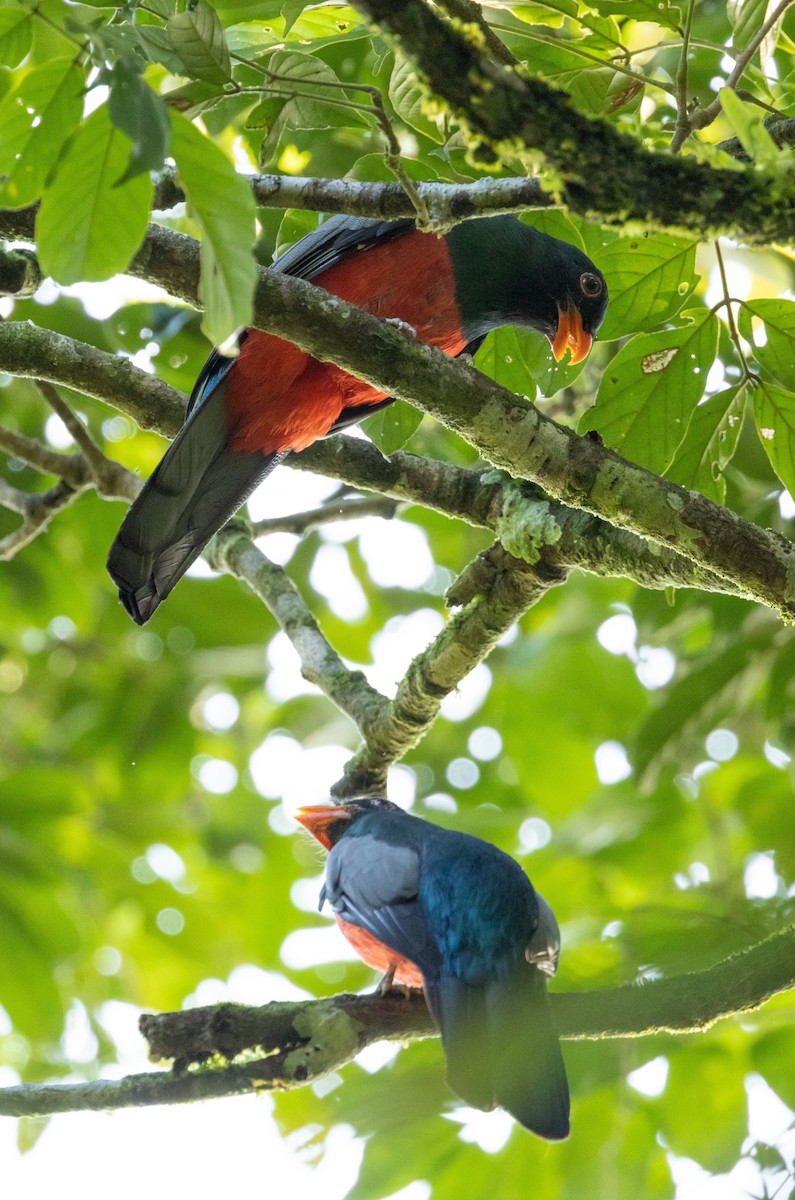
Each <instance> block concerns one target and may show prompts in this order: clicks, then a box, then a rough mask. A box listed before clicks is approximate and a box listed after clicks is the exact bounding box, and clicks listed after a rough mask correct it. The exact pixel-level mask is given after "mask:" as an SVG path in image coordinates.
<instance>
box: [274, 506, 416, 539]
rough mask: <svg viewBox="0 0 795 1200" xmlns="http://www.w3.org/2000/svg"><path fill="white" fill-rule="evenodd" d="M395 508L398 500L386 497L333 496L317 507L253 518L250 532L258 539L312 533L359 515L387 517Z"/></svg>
mask: <svg viewBox="0 0 795 1200" xmlns="http://www.w3.org/2000/svg"><path fill="white" fill-rule="evenodd" d="M398 508H399V502H398V501H397V500H392V499H390V498H389V497H387V496H356V497H349V498H348V499H340V500H335V499H333V498H332V499H331V500H328V501H327V502H326V503H325V504H321V505H320V506H319V507H318V508H310V509H307V510H306V511H305V512H299V513H292V514H291V515H289V516H284V517H268V518H266V519H265V520H264V521H254V522H252V525H251V534H252V537H255V538H259V537H266V536H267V535H268V534H269V533H295V534H304V533H311V532H312V530H314V529H317V528H318V527H319V526H320V525H328V524H330V523H331V522H334V521H358V520H360V519H361V518H362V517H383V518H385V519H386V520H389V519H390V518H391V517H394V515H395V513H396V512H397V510H398Z"/></svg>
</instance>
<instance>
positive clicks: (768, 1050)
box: [751, 1029, 795, 1108]
mask: <svg viewBox="0 0 795 1200" xmlns="http://www.w3.org/2000/svg"><path fill="white" fill-rule="evenodd" d="M794 1055H795V1030H794V1029H774V1030H772V1031H771V1032H770V1033H765V1034H763V1036H762V1037H760V1038H758V1039H757V1040H756V1041H754V1042H753V1044H752V1046H751V1065H752V1066H753V1068H754V1070H755V1071H758V1072H759V1074H760V1075H762V1076H763V1077H764V1079H765V1080H766V1081H767V1082H768V1083H769V1084H770V1086H771V1087H772V1089H773V1091H774V1092H777V1093H778V1095H779V1096H780V1097H781V1099H782V1100H783V1101H784V1103H785V1104H787V1105H789V1107H790V1108H792V1107H793V1105H795V1077H793V1073H792V1063H793V1062H794V1061H795V1058H794V1057H793V1056H794Z"/></svg>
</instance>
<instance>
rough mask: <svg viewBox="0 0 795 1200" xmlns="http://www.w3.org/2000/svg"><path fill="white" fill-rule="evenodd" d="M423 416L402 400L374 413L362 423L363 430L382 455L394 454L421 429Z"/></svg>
mask: <svg viewBox="0 0 795 1200" xmlns="http://www.w3.org/2000/svg"><path fill="white" fill-rule="evenodd" d="M422 418H423V414H422V413H421V412H420V411H419V409H417V408H412V406H411V405H410V404H405V403H404V401H402V400H395V401H393V402H392V404H389V405H387V407H386V408H382V409H381V411H380V412H377V413H373V415H372V416H371V417H367V418H366V419H365V420H364V421H362V429H363V430H364V432H365V433H366V434H367V436H368V437H369V438H370V440H371V441H372V442H375V444H376V446H377V447H378V449H379V450H380V451H381V453H382V454H394V453H395V451H396V450H400V448H401V447H402V446H405V444H406V442H407V441H408V440H409V438H410V437H411V435H412V434H413V433H414V431H415V429H418V428H419V425H420V422H421V421H422Z"/></svg>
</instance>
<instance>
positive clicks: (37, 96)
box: [0, 58, 85, 208]
mask: <svg viewBox="0 0 795 1200" xmlns="http://www.w3.org/2000/svg"><path fill="white" fill-rule="evenodd" d="M84 88H85V76H84V74H83V72H82V71H81V70H80V68H79V67H78V66H77V65H76V64H75V62H74V60H73V59H71V58H58V59H53V60H52V61H51V62H48V63H44V64H43V65H42V66H40V67H35V68H34V69H33V70H32V71H30V72H29V73H28V74H27V75H25V76H24V78H23V79H22V81H21V83H20V84H19V86H18V87H17V88H15V89H13V90H12V91H10V92H7V93H6V95H5V96H4V97H3V100H2V103H0V130H2V137H0V176H5V180H4V181H3V182H2V183H0V204H2V205H4V206H6V207H8V208H24V207H25V206H26V205H28V204H32V203H33V201H34V200H36V199H37V198H38V196H39V195H40V194H41V190H42V188H43V187H44V184H45V182H46V180H47V177H48V175H49V174H50V173H51V172H52V171H53V170H54V168H55V165H56V163H57V161H58V157H59V155H60V153H61V148H62V147H63V145H64V142H65V141H66V139H67V138H68V137H69V136H70V134H71V133H72V132H73V131H74V130H75V129H76V128H77V126H78V124H79V122H80V118H81V116H82V113H83V90H84Z"/></svg>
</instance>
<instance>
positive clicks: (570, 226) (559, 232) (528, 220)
mask: <svg viewBox="0 0 795 1200" xmlns="http://www.w3.org/2000/svg"><path fill="white" fill-rule="evenodd" d="M521 220H522V221H523V222H524V224H525V225H531V226H532V227H533V229H537V230H538V231H539V233H547V234H549V236H550V237H556V238H559V239H560V240H561V241H562V242H568V243H569V245H570V246H578V247H579V249H580V250H585V243H584V241H583V238H582V234H581V233H580V230H579V229H578V228H577V226H576V225H575V223H574V221H572V219H571V217H569V216H568V214H567V213H565V212H563V211H562V210H561V209H559V208H539V209H536V210H534V211H533V212H528V213H523V214H522V217H521ZM600 336H601V334H600Z"/></svg>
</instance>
